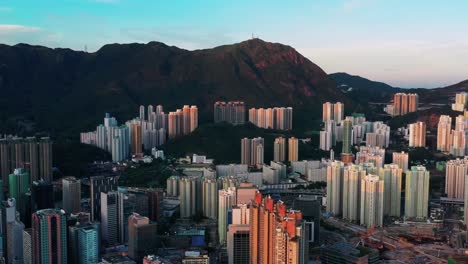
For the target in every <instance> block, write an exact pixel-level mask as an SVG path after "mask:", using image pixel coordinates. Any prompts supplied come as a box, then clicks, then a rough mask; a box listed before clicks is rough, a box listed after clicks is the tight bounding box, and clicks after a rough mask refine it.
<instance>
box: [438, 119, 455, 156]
mask: <svg viewBox="0 0 468 264" xmlns="http://www.w3.org/2000/svg"><path fill="white" fill-rule="evenodd" d="M451 134H452V118H451V117H450V116H448V115H441V116H440V118H439V124H438V125H437V150H440V151H445V152H449V151H450V147H451V145H452V144H451V139H452V135H451Z"/></svg>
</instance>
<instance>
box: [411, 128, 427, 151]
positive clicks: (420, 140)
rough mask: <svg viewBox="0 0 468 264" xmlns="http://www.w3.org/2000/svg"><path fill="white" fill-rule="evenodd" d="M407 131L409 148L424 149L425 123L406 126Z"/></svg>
mask: <svg viewBox="0 0 468 264" xmlns="http://www.w3.org/2000/svg"><path fill="white" fill-rule="evenodd" d="M408 129H409V146H410V147H425V146H426V123H424V122H416V123H413V124H409V125H408Z"/></svg>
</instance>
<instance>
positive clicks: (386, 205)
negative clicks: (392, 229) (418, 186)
mask: <svg viewBox="0 0 468 264" xmlns="http://www.w3.org/2000/svg"><path fill="white" fill-rule="evenodd" d="M402 172H403V170H402V169H401V168H400V167H399V166H398V165H397V164H385V165H384V167H383V168H380V170H379V176H380V179H381V180H383V182H384V187H385V188H384V200H383V213H384V215H388V216H394V217H400V215H401V181H402Z"/></svg>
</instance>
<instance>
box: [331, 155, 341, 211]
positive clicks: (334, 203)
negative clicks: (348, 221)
mask: <svg viewBox="0 0 468 264" xmlns="http://www.w3.org/2000/svg"><path fill="white" fill-rule="evenodd" d="M343 177H344V163H343V162H340V161H333V162H332V163H331V164H330V165H328V167H327V212H329V213H331V214H333V215H335V216H340V215H342V212H343V204H342V203H343Z"/></svg>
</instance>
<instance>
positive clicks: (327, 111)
mask: <svg viewBox="0 0 468 264" xmlns="http://www.w3.org/2000/svg"><path fill="white" fill-rule="evenodd" d="M343 119H344V104H343V103H340V102H337V103H330V102H326V103H324V104H323V111H322V121H323V122H327V121H330V120H333V121H335V123H336V124H340V123H341V121H342V120H343Z"/></svg>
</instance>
